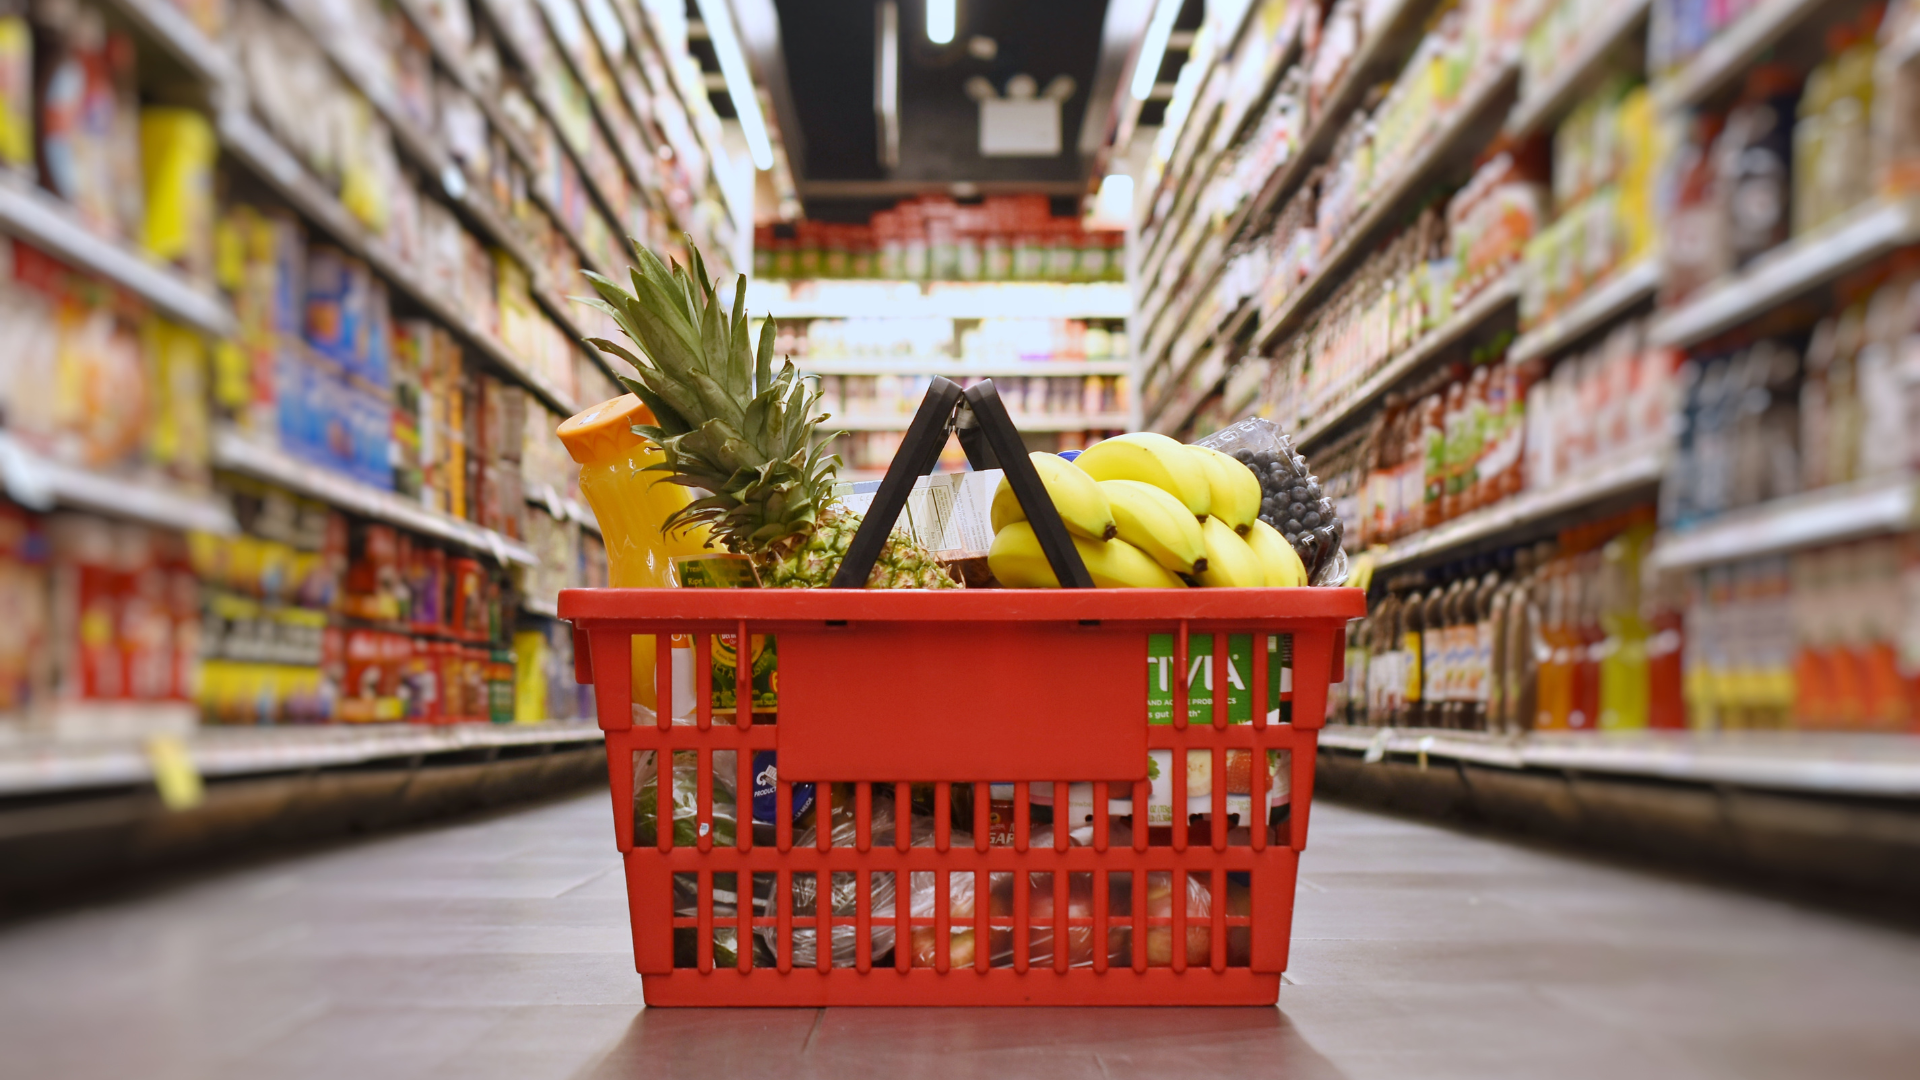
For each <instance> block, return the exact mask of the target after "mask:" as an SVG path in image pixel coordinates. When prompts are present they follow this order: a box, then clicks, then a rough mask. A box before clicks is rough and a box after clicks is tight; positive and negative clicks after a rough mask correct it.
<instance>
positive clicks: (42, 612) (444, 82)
mask: <svg viewBox="0 0 1920 1080" xmlns="http://www.w3.org/2000/svg"><path fill="white" fill-rule="evenodd" d="M716 10H721V11H725V10H726V9H725V8H720V9H716ZM688 14H689V9H688V8H687V7H686V6H685V5H679V6H676V5H674V4H672V3H666V4H660V3H651V4H648V5H641V4H638V3H635V2H632V0H618V2H614V3H592V4H589V5H587V8H585V9H583V8H582V7H580V6H579V5H577V4H576V3H575V2H574V0H560V2H558V3H540V4H536V3H534V2H533V0H487V2H484V3H476V4H471V5H469V4H467V3H442V2H424V0H398V2H395V3H386V4H382V3H360V2H347V3H339V4H334V3H318V2H313V0H271V2H270V0H236V2H233V3H207V2H196V0H180V2H177V3H176V2H173V0H98V2H94V0H83V2H79V3H73V4H53V3H46V4H39V3H32V4H19V5H7V6H3V7H0V42H3V43H4V44H0V49H3V50H4V51H5V54H4V55H0V67H4V68H5V70H7V71H9V72H14V73H21V74H22V77H23V78H24V79H25V81H24V82H23V83H21V84H20V85H19V86H17V87H16V86H15V85H14V84H13V83H8V84H7V87H6V89H5V90H0V349H4V351H5V353H6V356H7V366H6V372H5V374H4V377H3V378H0V406H3V407H4V417H5V420H4V428H3V429H0V480H3V481H4V488H5V492H6V495H7V497H8V499H9V500H10V501H9V502H8V503H7V504H6V505H3V506H0V523H3V525H4V528H0V532H3V533H4V538H3V539H0V578H3V579H4V581H5V585H4V591H5V594H6V602H7V603H8V605H9V609H10V610H13V611H16V612H19V613H20V614H21V619H20V620H19V625H18V626H17V627H16V628H15V632H14V633H12V634H10V635H9V638H8V642H7V643H6V645H5V646H4V647H3V648H0V742H4V743H5V746H6V748H7V749H6V751H5V752H6V754H7V755H9V756H8V757H7V763H6V765H5V766H3V767H0V796H6V797H11V796H12V795H14V794H17V793H20V792H24V791H26V790H27V788H31V787H32V786H33V783H40V782H41V781H33V782H31V783H30V782H28V781H26V780H21V781H20V784H26V785H27V787H25V788H23V787H20V784H16V783H15V781H16V780H17V779H18V778H19V777H21V776H30V775H41V774H45V775H53V774H54V773H60V770H61V769H62V768H65V767H66V766H65V765H61V764H60V763H61V762H63V761H66V762H67V763H68V764H72V762H71V761H70V760H69V758H70V757H71V756H72V755H76V754H77V755H79V756H80V757H81V758H85V757H87V756H88V755H92V756H93V757H95V758H100V759H101V760H106V759H113V760H114V761H118V762H120V764H116V765H113V766H112V768H110V769H108V770H107V771H108V772H111V773H113V777H117V779H114V778H109V779H111V784H108V781H107V780H102V779H100V777H103V776H106V773H97V770H95V771H89V769H90V768H91V767H77V768H78V769H79V771H77V772H73V773H72V774H71V775H73V776H76V777H80V779H79V780H76V781H75V783H77V784H79V785H80V786H82V787H84V786H86V785H88V784H95V783H98V784H107V785H108V786H112V785H119V784H122V783H124V782H137V781H127V780H126V778H125V776H122V775H121V774H122V773H125V774H126V776H132V775H133V773H128V772H127V770H128V769H129V768H131V769H133V770H134V772H139V771H140V769H142V768H146V766H144V765H140V764H138V762H140V761H144V760H145V758H144V755H145V753H146V752H145V751H144V750H143V749H142V748H141V747H142V740H145V739H150V738H161V737H165V738H181V739H185V740H186V743H185V745H186V746H187V747H188V750H187V757H188V760H190V761H192V762H193V763H194V764H195V766H196V767H197V768H198V769H199V770H200V771H201V772H202V773H205V774H207V775H209V776H213V775H226V774H228V773H235V774H239V773H247V772H263V773H272V772H281V771H286V770H290V769H309V768H319V767H323V766H324V767H332V766H333V765H341V764H351V763H352V762H354V761H360V760H375V759H382V760H384V759H386V758H400V759H413V758H418V757H419V756H420V755H426V756H427V757H428V758H432V757H433V756H434V755H436V754H443V753H455V754H456V756H457V753H466V752H468V751H472V752H476V753H477V752H479V751H478V750H474V749H473V748H475V747H480V746H481V744H482V743H485V744H486V745H487V746H492V745H493V744H494V743H501V740H505V742H504V743H501V745H506V744H507V743H511V744H513V745H516V746H517V745H519V744H520V743H533V744H539V745H541V746H546V747H549V748H560V747H564V746H570V745H572V744H574V743H578V742H580V741H582V740H583V739H590V738H591V737H592V732H593V731H594V730H595V729H593V728H592V727H591V726H587V725H584V724H582V723H581V721H582V720H583V719H584V718H585V717H588V716H590V715H591V701H590V699H589V698H588V697H586V696H585V692H584V691H581V690H580V689H579V688H577V687H575V686H574V684H573V679H572V656H571V644H572V643H571V635H570V633H569V632H568V631H567V628H566V627H565V626H564V625H563V624H560V623H558V622H557V621H556V620H555V619H554V618H553V612H554V598H555V594H556V593H557V591H558V590H559V589H560V588H563V587H567V586H570V585H576V584H590V583H597V582H600V581H603V580H604V577H605V570H604V565H605V556H604V553H603V551H602V550H601V548H600V542H599V539H598V534H597V530H596V529H595V528H594V526H593V522H592V518H591V515H590V514H588V513H587V512H586V511H585V510H584V508H583V506H582V504H581V502H580V499H579V491H578V484H577V468H576V467H575V466H574V465H573V464H572V463H571V462H570V461H569V460H568V459H567V457H566V454H565V452H564V450H563V449H562V448H560V447H559V446H558V445H557V443H556V442H555V440H553V439H552V437H551V432H552V430H553V428H554V427H555V426H556V425H557V424H558V423H559V421H560V420H561V419H563V418H564V417H565V416H566V415H568V414H570V413H572V412H574V411H575V410H577V409H578V408H579V407H580V406H581V405H582V404H583V403H588V402H596V401H600V400H604V399H606V398H608V397H612V396H614V395H615V394H616V392H617V388H616V386H615V384H614V382H613V380H612V378H611V368H610V367H609V366H608V365H607V363H606V362H605V360H604V358H602V357H601V356H600V355H599V353H598V352H597V351H596V350H594V349H593V348H591V347H590V346H589V345H588V344H586V339H587V338H589V337H593V336H598V335H603V334H606V333H608V331H609V329H610V323H609V322H608V321H607V320H606V319H604V318H603V317H602V316H601V315H600V314H599V313H598V312H596V311H594V310H592V309H591V308H588V307H586V306H584V305H581V304H579V303H576V302H575V301H573V300H571V299H569V294H578V293H583V292H587V291H589V290H588V289H587V288H586V282H585V281H584V279H583V278H582V277H581V276H580V268H581V267H582V266H583V265H584V266H587V267H590V268H593V269H595V270H598V271H600V272H602V273H608V274H616V275H617V274H620V273H622V272H624V268H625V266H626V265H627V263H628V249H627V241H626V238H627V237H629V236H632V237H636V238H638V239H639V241H640V242H642V243H645V244H647V245H649V246H651V247H653V248H654V249H655V250H659V251H663V252H667V253H670V254H677V256H678V257H679V258H680V259H681V260H682V261H685V248H684V241H685V240H686V239H691V241H692V242H693V243H695V244H697V245H698V246H699V247H700V248H701V249H702V250H703V252H704V253H705V255H706V258H707V261H708V265H709V268H710V269H711V270H713V271H714V272H715V273H716V274H728V273H730V272H731V270H732V268H734V267H740V268H743V269H744V268H746V267H747V265H748V260H749V258H750V254H751V237H752V227H753V206H752V203H753V192H754V186H755V183H756V181H755V174H756V172H757V171H758V170H756V169H755V167H754V163H753V162H752V161H751V160H750V158H751V156H752V155H751V153H750V149H749V148H748V147H747V146H746V145H745V143H744V142H743V141H742V135H741V132H740V130H739V125H738V123H737V122H735V121H734V120H733V119H732V117H733V110H732V109H731V108H730V106H728V105H727V98H728V94H727V92H726V90H725V89H724V87H721V88H716V87H714V86H711V85H710V84H709V80H708V79H707V77H706V74H705V69H711V68H714V67H715V66H716V65H717V59H716V58H715V57H714V56H713V55H712V51H711V49H709V48H705V47H703V46H702V45H701V43H700V42H698V41H696V40H694V38H693V30H699V29H702V27H703V24H700V23H698V22H697V21H693V22H691V23H690V20H689V18H688ZM690 27H691V29H690ZM9 77H11V76H9ZM61 80H66V81H65V82H63V81H61ZM63 87H64V88H69V89H70V91H71V93H72V94H75V95H78V96H77V97H73V98H72V99H71V100H69V99H68V98H62V97H60V96H59V94H60V93H63V92H68V91H66V90H62V89H61V88H63ZM16 90H20V91H21V93H15V92H14V91H16ZM716 98H717V99H718V100H719V101H720V102H721V103H722V107H726V108H727V109H728V113H729V118H728V119H727V120H725V121H723V120H722V118H721V117H720V116H719V115H718V114H717V112H716V109H715V104H714V101H715V99H716ZM80 101H84V102H85V104H86V109H87V110H88V111H86V112H84V113H75V112H73V111H72V110H73V108H75V107H76V106H75V102H80ZM770 136H771V138H773V139H775V140H777V139H778V137H779V133H778V130H777V128H775V129H772V130H771V132H770ZM78 626H85V627H86V628H87V629H86V632H85V633H84V634H82V633H79V632H78V631H77V630H76V627H78ZM375 721H378V722H379V723H370V722H375ZM463 721H464V722H472V721H480V722H487V721H491V722H492V727H493V729H494V730H496V731H497V732H498V734H496V735H485V734H484V733H483V732H482V729H478V728H475V727H472V726H471V725H470V724H466V725H463V724H461V723H460V722H463ZM344 722H358V723H353V724H349V723H344ZM322 725H325V726H322ZM241 727H244V728H246V729H247V730H248V731H249V732H252V734H248V735H245V736H241V735H238V734H230V729H237V728H241ZM249 740H251V741H249ZM276 740H277V741H276ZM303 740H304V741H303ZM475 740H478V742H476V741H475ZM488 740H492V742H488ZM243 744H244V747H250V748H252V749H236V747H242V746H243ZM363 744H364V745H363ZM376 744H377V745H376ZM402 744H404V745H402ZM416 744H417V745H416ZM430 744H431V745H430ZM309 745H312V746H316V747H321V749H319V750H316V751H314V753H315V754H317V755H318V756H317V757H316V756H314V754H307V755H306V756H304V757H303V756H302V754H304V753H306V752H305V751H298V748H299V747H302V746H309ZM463 747H464V748H466V749H465V750H462V749H461V748H463ZM343 748H344V749H343ZM296 751H298V752H296ZM489 752H490V753H491V752H492V751H489ZM514 752H515V753H518V752H519V751H514ZM288 755H292V756H291V757H289V756H288ZM296 758H297V759H298V760H295V759H296ZM122 759H124V760H122ZM309 759H311V760H309ZM322 759H324V760H322ZM75 760H77V759H75ZM436 760H437V759H436ZM23 761H30V762H33V763H35V764H33V765H32V766H31V768H28V767H26V766H23V765H21V762H23ZM129 761H131V762H135V763H136V764H134V765H127V764H126V762H129ZM23 769H24V770H25V771H24V772H23V771H22V770H23ZM49 769H51V770H52V771H53V772H52V773H47V772H46V770H49ZM35 770H40V772H39V773H35ZM114 770H119V771H117V772H116V771H114ZM96 774H97V775H96ZM60 775H67V774H65V773H60ZM88 777H92V778H93V779H91V780H89V779H87V778H88ZM63 783H64V781H63Z"/></svg>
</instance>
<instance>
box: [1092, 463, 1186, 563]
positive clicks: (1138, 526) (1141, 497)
mask: <svg viewBox="0 0 1920 1080" xmlns="http://www.w3.org/2000/svg"><path fill="white" fill-rule="evenodd" d="M1100 490H1102V491H1104V492H1106V494H1107V503H1108V505H1110V506H1112V507H1113V523H1114V524H1115V525H1117V526H1119V529H1120V532H1119V538H1120V539H1122V540H1125V541H1126V542H1127V543H1129V544H1132V545H1133V546H1134V547H1137V548H1139V549H1140V550H1141V551H1144V552H1146V553H1147V554H1148V555H1150V556H1152V557H1153V561H1154V562H1157V563H1159V564H1160V565H1161V566H1164V567H1166V568H1167V569H1169V570H1171V571H1173V572H1174V573H1176V574H1197V573H1199V572H1200V571H1202V570H1204V569H1206V567H1207V547H1206V544H1205V543H1204V542H1202V541H1201V539H1200V522H1199V521H1198V520H1196V519H1195V518H1194V516H1193V515H1192V514H1191V513H1189V512H1188V511H1187V508H1186V507H1185V506H1184V505H1182V504H1181V502H1180V500H1179V499H1176V498H1174V497H1173V496H1171V495H1169V494H1167V493H1166V492H1164V491H1161V490H1160V489H1159V488H1157V487H1154V486H1153V485H1152V484H1146V483H1142V482H1140V481H1138V480H1102V481H1100Z"/></svg>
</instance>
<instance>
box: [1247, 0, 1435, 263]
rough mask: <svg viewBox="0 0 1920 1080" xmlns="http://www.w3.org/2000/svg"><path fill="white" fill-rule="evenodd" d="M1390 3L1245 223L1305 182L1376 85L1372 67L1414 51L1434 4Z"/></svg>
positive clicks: (1396, 0) (1415, 0)
mask: <svg viewBox="0 0 1920 1080" xmlns="http://www.w3.org/2000/svg"><path fill="white" fill-rule="evenodd" d="M1391 2H1392V5H1393V6H1392V7H1391V8H1390V9H1389V10H1388V11H1387V13H1386V14H1385V15H1383V16H1382V17H1381V20H1380V25H1379V27H1377V28H1375V29H1370V30H1369V31H1368V32H1367V35H1366V37H1365V38H1363V39H1362V40H1361V42H1360V47H1359V48H1357V49H1355V50H1354V53H1353V56H1352V57H1351V58H1350V59H1349V60H1348V61H1347V68H1346V70H1345V71H1344V72H1342V73H1341V75H1340V77H1339V79H1338V80H1336V81H1335V82H1334V84H1333V87H1332V88H1331V89H1329V90H1328V91H1327V95H1326V98H1325V99H1324V101H1323V103H1322V104H1321V107H1320V109H1319V110H1318V111H1316V112H1315V113H1314V116H1313V118H1312V119H1311V120H1309V121H1308V122H1307V130H1306V134H1305V135H1304V136H1302V137H1301V139H1300V144H1299V146H1298V147H1297V148H1296V149H1295V151H1294V152H1293V153H1292V154H1290V155H1288V157H1287V161H1286V164H1284V165H1282V166H1280V168H1279V170H1278V171H1277V172H1276V173H1275V175H1274V176H1273V177H1272V179H1271V180H1270V181H1269V182H1268V184H1267V187H1266V188H1265V189H1264V190H1263V191H1262V193H1261V196H1260V198H1259V199H1258V200H1256V204H1255V211H1254V213H1253V214H1252V216H1251V217H1249V219H1248V220H1249V222H1251V223H1252V224H1255V225H1257V224H1259V220H1260V218H1261V217H1263V216H1264V215H1265V212H1266V211H1267V210H1269V209H1272V208H1274V207H1277V206H1279V205H1281V204H1282V203H1283V202H1284V201H1285V200H1286V198H1287V197H1288V196H1289V195H1291V194H1293V191H1294V189H1295V188H1297V187H1299V186H1300V182H1301V181H1302V180H1305V179H1306V176H1307V172H1308V170H1309V169H1311V168H1312V167H1313V166H1314V165H1315V164H1317V163H1318V161H1319V159H1320V158H1321V157H1322V156H1323V155H1325V154H1326V153H1327V151H1329V150H1331V149H1332V148H1333V141H1334V138H1335V137H1336V136H1338V135H1339V134H1340V128H1341V126H1342V125H1344V124H1345V123H1346V122H1347V116H1348V115H1349V114H1350V113H1352V112H1353V110H1354V109H1356V108H1358V107H1359V105H1360V101H1361V99H1362V98H1363V97H1365V96H1366V92H1367V91H1368V90H1369V89H1371V88H1372V87H1373V85H1374V84H1375V83H1376V82H1377V81H1378V76H1377V75H1376V74H1375V71H1374V69H1375V68H1377V67H1379V66H1381V65H1382V64H1384V63H1385V62H1386V61H1387V60H1388V59H1389V56H1390V54H1394V53H1399V52H1402V51H1405V52H1408V53H1411V52H1412V49H1413V47H1414V45H1415V44H1416V43H1417V42H1418V34H1417V30H1418V28H1419V25H1420V21H1421V17H1422V16H1424V15H1425V14H1426V11H1427V9H1429V8H1431V7H1432V6H1433V5H1432V4H1431V3H1429V2H1427V0H1391Z"/></svg>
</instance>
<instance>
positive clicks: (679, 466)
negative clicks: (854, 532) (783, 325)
mask: <svg viewBox="0 0 1920 1080" xmlns="http://www.w3.org/2000/svg"><path fill="white" fill-rule="evenodd" d="M688 247H689V250H690V251H691V252H692V258H691V263H692V265H691V267H690V268H682V267H681V266H680V265H679V264H678V263H677V262H675V263H671V264H667V263H662V262H661V261H660V259H659V258H658V257H657V256H655V255H654V254H653V253H652V252H650V251H648V250H647V249H645V248H643V247H641V246H640V245H639V244H638V243H635V244H634V245H633V250H634V255H635V265H634V266H633V268H632V270H631V272H630V274H629V277H630V279H631V282H632V290H631V291H628V290H627V289H623V288H621V287H620V285H619V284H617V283H615V282H613V281H611V280H609V279H607V278H605V277H602V276H601V275H599V274H595V273H592V272H591V271H589V272H588V273H587V278H588V279H589V280H590V281H591V282H592V283H593V287H594V290H595V291H596V292H597V293H599V296H598V298H586V297H582V298H581V299H582V301H583V302H584V303H587V304H589V305H591V306H592V307H595V308H597V309H599V310H601V311H603V312H606V313H607V315H608V316H610V317H611V318H612V319H613V320H614V323H615V325H617V326H618V327H619V328H620V331H621V333H622V334H623V335H625V336H626V337H627V338H628V339H629V340H630V341H631V342H633V344H634V345H636V346H638V348H639V354H638V355H636V354H635V352H633V351H631V350H629V349H627V348H626V347H624V346H622V345H620V344H619V343H617V342H613V341H609V340H606V339H604V338H592V339H589V340H590V341H591V342H592V344H593V345H594V346H595V347H597V348H599V349H601V350H602V351H604V352H606V353H608V354H609V355H613V356H617V357H619V358H621V359H622V360H625V361H626V362H627V363H629V364H631V365H632V366H633V369H634V372H635V375H636V377H635V378H626V377H622V378H621V379H620V382H621V383H622V384H623V385H624V386H626V388H627V389H628V390H630V391H632V392H633V394H634V395H635V396H637V397H639V399H640V400H641V401H642V402H644V403H645V404H646V406H647V408H648V409H650V410H652V412H653V415H654V418H655V421H656V422H655V423H654V424H640V425H635V427H634V431H635V432H636V433H638V434H639V435H641V436H643V437H645V438H647V439H648V440H650V441H652V442H654V443H655V444H657V445H658V446H659V447H660V448H661V450H662V452H663V457H664V460H663V461H660V462H656V463H655V464H653V465H651V466H648V468H649V469H653V470H658V471H660V472H663V473H666V474H667V475H666V476H665V479H667V480H670V481H672V482H673V483H677V484H681V485H684V486H686V487H691V488H696V489H701V490H702V491H703V492H705V494H703V495H702V496H701V497H700V498H698V499H695V500H694V501H693V502H692V503H690V504H689V505H687V506H686V507H684V508H682V509H680V510H678V511H676V512H675V513H674V514H673V515H672V516H671V517H669V518H668V519H667V521H666V523H665V524H666V527H667V528H670V529H672V528H681V527H684V526H688V525H692V524H696V523H703V522H704V523H706V524H708V525H710V526H712V527H713V529H714V531H715V532H716V533H717V534H718V535H719V536H721V537H722V538H723V539H724V540H725V542H726V545H727V547H728V548H729V549H730V550H733V551H737V552H744V553H747V554H758V553H761V552H769V551H771V552H776V553H778V552H782V551H784V550H785V549H787V548H790V547H794V546H797V545H798V544H799V543H804V542H805V539H806V537H807V536H808V535H809V534H811V532H812V531H813V529H814V527H815V522H816V521H817V518H818V516H819V514H820V512H821V511H822V510H824V509H825V507H824V506H823V505H821V504H820V503H821V500H820V498H819V494H818V493H824V492H825V491H827V490H828V488H829V487H830V486H831V484H832V479H833V474H834V470H835V467H836V466H837V465H838V464H839V458H838V457H837V456H835V455H831V454H828V453H827V452H826V448H825V444H824V443H823V442H819V441H816V440H815V439H814V438H813V433H814V428H815V426H816V425H817V424H818V423H819V421H821V420H824V419H826V417H825V416H814V415H813V413H814V411H815V409H816V408H817V406H818V404H819V400H820V393H819V391H817V390H811V389H809V388H808V386H807V384H806V382H805V381H804V380H803V379H801V378H800V373H799V371H798V369H796V368H795V367H794V366H793V364H792V362H791V361H789V362H787V363H785V364H783V365H781V367H780V369H779V370H778V371H775V370H774V368H773V341H774V323H773V320H772V319H767V320H766V321H765V322H764V323H763V324H762V326H761V328H760V340H759V342H758V347H757V348H752V349H750V348H749V345H750V338H751V335H750V334H749V332H748V327H747V316H746V280H745V278H744V276H743V277H742V278H741V279H740V281H739V283H738V284H737V285H736V286H735V288H734V296H733V310H732V312H731V313H728V314H723V313H722V309H721V304H720V300H719V297H718V295H717V293H716V290H715V287H714V283H713V282H711V281H709V280H708V278H707V271H706V262H705V260H703V259H702V258H701V256H700V252H699V249H698V248H695V247H693V245H692V240H691V238H689V239H688Z"/></svg>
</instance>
